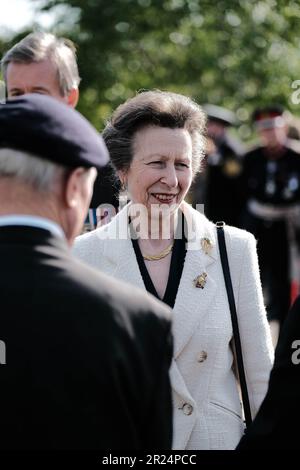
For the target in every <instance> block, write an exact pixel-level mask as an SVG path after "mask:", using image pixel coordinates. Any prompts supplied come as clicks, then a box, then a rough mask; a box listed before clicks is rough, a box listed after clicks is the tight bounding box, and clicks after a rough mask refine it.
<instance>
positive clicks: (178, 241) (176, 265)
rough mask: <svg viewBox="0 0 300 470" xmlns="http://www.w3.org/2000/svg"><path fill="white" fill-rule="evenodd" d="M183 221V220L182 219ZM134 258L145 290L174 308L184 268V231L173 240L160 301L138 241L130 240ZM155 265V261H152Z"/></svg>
mask: <svg viewBox="0 0 300 470" xmlns="http://www.w3.org/2000/svg"><path fill="white" fill-rule="evenodd" d="M183 219H184V218H183ZM131 241H132V245H133V249H134V252H135V256H136V259H137V262H138V265H139V268H140V272H141V276H142V278H143V281H144V284H145V288H146V290H147V291H148V292H149V293H150V294H152V295H154V296H155V297H156V298H157V299H159V300H162V301H163V302H164V303H165V304H167V305H169V306H170V307H171V308H173V307H174V304H175V300H176V296H177V291H178V287H179V283H180V279H181V275H182V270H183V266H184V260H185V255H186V238H185V236H184V230H183V231H182V237H181V238H175V241H174V246H173V250H172V257H171V263H170V271H169V277H168V282H167V287H166V291H165V294H164V297H163V298H162V299H161V298H160V297H159V295H158V293H157V292H156V289H155V287H154V284H153V282H152V279H151V277H150V275H149V273H148V270H147V268H146V265H145V262H144V258H143V255H142V253H141V250H140V247H139V244H138V241H137V240H135V239H133V238H132V239H131ZM153 263H155V261H153Z"/></svg>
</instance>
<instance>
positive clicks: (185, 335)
mask: <svg viewBox="0 0 300 470" xmlns="http://www.w3.org/2000/svg"><path fill="white" fill-rule="evenodd" d="M181 208H182V210H183V212H184V215H185V219H186V220H187V222H188V235H187V239H188V243H187V253H186V258H185V263H184V268H183V272H182V277H181V281H180V285H179V289H178V293H177V297H176V302H175V306H174V309H173V314H174V315H173V334H174V359H173V362H172V366H171V370H170V375H171V384H172V388H173V404H174V415H173V416H174V436H173V448H174V449H192V450H196V449H234V448H235V446H236V445H237V443H238V442H239V440H240V437H241V435H242V434H243V428H244V424H243V420H242V409H241V403H240V398H239V392H238V387H237V384H236V380H235V376H234V373H233V370H232V365H233V355H232V351H231V347H230V341H231V339H232V325H231V318H230V311H229V306H228V300H227V294H226V289H225V284H224V279H223V273H222V266H221V262H220V256H219V249H218V244H217V238H216V237H217V236H216V229H215V226H214V224H212V223H211V222H209V221H208V220H207V218H206V217H205V216H203V215H202V214H200V213H199V212H197V211H196V210H194V209H192V208H191V207H190V206H189V205H188V204H186V203H183V204H182V206H181ZM225 232H226V243H227V250H228V257H229V264H230V269H231V276H232V283H233V289H234V292H235V301H236V306H237V312H238V320H239V328H240V335H241V342H242V349H243V356H244V363H245V372H246V377H247V382H248V390H249V398H250V404H251V408H252V412H253V415H255V414H256V412H257V410H258V408H259V406H260V404H261V402H262V400H263V398H264V396H265V393H266V391H267V386H268V380H269V373H270V370H271V367H272V361H273V347H272V342H271V337H270V332H269V326H268V323H267V320H266V314H265V308H264V303H263V297H262V290H261V283H260V277H259V269H258V261H257V255H256V242H255V239H254V237H253V236H252V235H251V234H249V233H247V232H245V231H243V230H239V229H237V228H234V227H226V229H225ZM204 237H205V238H208V239H209V240H210V242H211V247H210V248H209V249H205V247H204V248H203V243H201V240H202V239H203V238H204ZM74 251H75V255H76V256H78V257H79V258H81V259H82V260H83V261H85V262H87V263H89V264H90V265H92V266H94V267H96V268H98V269H100V270H102V271H104V272H106V273H109V274H110V275H112V276H114V277H115V278H117V279H122V280H124V281H127V282H128V283H130V284H133V285H135V286H138V287H140V288H142V289H145V286H144V283H143V279H142V276H141V274H140V271H139V267H138V264H137V260H136V257H135V253H134V250H133V247H132V242H131V240H130V238H129V236H128V206H126V207H125V208H124V209H123V210H122V211H121V212H119V214H118V215H117V216H116V217H115V218H114V219H113V220H112V222H111V223H110V224H108V225H106V226H104V227H101V228H99V229H97V230H95V231H93V232H90V233H87V234H85V235H82V236H81V237H79V238H78V239H77V240H76V243H75V248H74ZM202 273H206V274H207V277H206V283H205V285H204V287H203V288H197V287H195V284H194V282H193V281H194V279H195V278H196V277H197V276H199V275H201V274H202ZM145 426H147V423H145Z"/></svg>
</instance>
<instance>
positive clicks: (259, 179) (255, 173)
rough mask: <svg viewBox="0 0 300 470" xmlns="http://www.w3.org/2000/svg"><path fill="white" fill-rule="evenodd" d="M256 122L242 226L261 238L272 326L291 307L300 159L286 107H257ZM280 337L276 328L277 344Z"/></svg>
mask: <svg viewBox="0 0 300 470" xmlns="http://www.w3.org/2000/svg"><path fill="white" fill-rule="evenodd" d="M253 121H254V124H255V127H256V130H257V132H258V135H259V137H260V140H261V144H260V145H259V146H258V147H257V148H255V149H253V150H251V151H250V152H248V153H247V154H246V155H245V157H244V166H243V174H242V186H243V188H244V191H245V193H244V195H245V210H244V214H243V218H242V226H243V228H245V229H247V230H249V231H250V232H252V233H253V234H254V235H255V237H256V238H257V240H258V256H259V261H260V267H261V275H262V281H263V286H264V288H265V293H266V302H267V311H268V318H269V321H270V322H271V324H273V327H275V324H276V325H277V326H278V327H279V326H280V325H281V324H282V322H283V321H284V319H285V317H286V314H287V312H288V310H289V306H290V294H291V281H290V271H291V267H292V266H291V250H292V251H294V247H295V240H294V238H295V223H296V222H297V218H298V211H299V203H300V155H299V154H298V153H297V152H296V151H295V148H294V147H292V145H291V144H290V142H289V140H288V138H287V121H286V118H285V114H284V111H283V109H282V108H281V107H279V106H269V107H265V108H260V109H256V110H255V111H254V113H253ZM273 322H275V323H273ZM277 329H278V328H277ZM277 334H278V331H277V332H275V330H274V329H273V340H274V342H276V337H277Z"/></svg>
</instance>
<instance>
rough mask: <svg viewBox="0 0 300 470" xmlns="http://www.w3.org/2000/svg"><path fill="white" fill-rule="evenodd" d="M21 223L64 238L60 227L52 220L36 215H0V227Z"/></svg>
mask: <svg viewBox="0 0 300 470" xmlns="http://www.w3.org/2000/svg"><path fill="white" fill-rule="evenodd" d="M12 225H13V226H16V225H23V226H26V227H36V228H42V229H45V230H49V232H51V233H52V234H53V235H56V236H58V237H61V238H65V234H64V232H63V230H62V228H61V227H60V226H59V225H58V224H57V223H56V222H54V221H53V220H49V219H45V218H44V217H38V216H36V215H19V214H12V215H3V216H0V227H5V226H12Z"/></svg>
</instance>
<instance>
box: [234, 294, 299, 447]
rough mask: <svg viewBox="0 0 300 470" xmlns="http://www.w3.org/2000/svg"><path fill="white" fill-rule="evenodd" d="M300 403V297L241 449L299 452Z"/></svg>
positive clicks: (288, 318)
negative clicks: (267, 384)
mask: <svg viewBox="0 0 300 470" xmlns="http://www.w3.org/2000/svg"><path fill="white" fill-rule="evenodd" d="M299 400H300V297H298V299H297V300H296V302H295V303H294V305H293V307H292V309H291V311H290V313H289V314H288V316H287V319H286V321H285V323H284V325H283V327H282V330H281V332H280V336H279V341H278V344H277V348H276V352H275V363H274V367H273V369H272V371H271V377H270V383H269V389H268V392H267V395H266V397H265V399H264V401H263V403H262V405H261V408H260V410H259V412H258V414H257V415H256V418H255V420H254V422H253V423H252V425H251V426H250V428H249V429H248V431H247V433H246V435H245V436H244V437H243V438H242V440H241V442H240V444H239V445H238V447H237V449H238V450H254V449H274V450H279V449H295V450H296V449H298V448H299V422H300V407H299Z"/></svg>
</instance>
